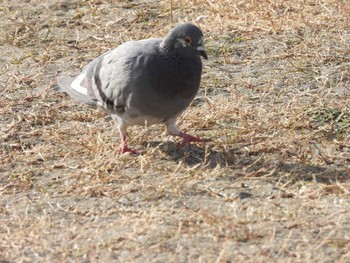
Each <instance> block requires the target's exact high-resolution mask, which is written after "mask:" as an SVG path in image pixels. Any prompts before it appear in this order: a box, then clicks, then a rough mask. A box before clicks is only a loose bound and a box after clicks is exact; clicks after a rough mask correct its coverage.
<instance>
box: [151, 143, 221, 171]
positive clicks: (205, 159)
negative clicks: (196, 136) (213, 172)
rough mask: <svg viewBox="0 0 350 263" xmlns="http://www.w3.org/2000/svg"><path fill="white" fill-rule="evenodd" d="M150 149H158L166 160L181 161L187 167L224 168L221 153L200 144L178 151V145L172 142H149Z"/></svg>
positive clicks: (190, 145) (187, 146)
mask: <svg viewBox="0 0 350 263" xmlns="http://www.w3.org/2000/svg"><path fill="white" fill-rule="evenodd" d="M148 147H150V148H158V149H159V150H160V151H161V152H162V153H164V154H165V155H166V156H167V157H168V158H170V159H171V160H173V161H176V162H178V161H182V162H183V163H185V164H187V165H188V166H195V165H198V164H204V165H205V166H206V167H208V168H211V169H213V168H215V167H217V166H225V165H226V164H225V158H224V156H223V153H222V152H219V151H216V150H213V149H210V150H208V148H206V146H204V145H201V144H188V145H186V146H184V147H183V148H182V149H178V143H175V142H172V141H166V142H159V141H156V142H150V143H148Z"/></svg>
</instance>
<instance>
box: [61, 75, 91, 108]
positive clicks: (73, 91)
mask: <svg viewBox="0 0 350 263" xmlns="http://www.w3.org/2000/svg"><path fill="white" fill-rule="evenodd" d="M83 78H84V74H81V75H79V76H78V77H60V78H59V79H58V81H57V82H58V87H56V88H55V90H56V91H61V92H66V93H68V94H69V95H70V96H72V97H73V98H75V99H76V100H78V101H79V102H81V103H85V104H88V105H96V103H97V101H96V99H94V98H91V97H90V96H89V95H88V94H87V91H86V89H85V88H84V87H82V86H80V85H79V84H77V82H78V81H79V80H80V79H83Z"/></svg>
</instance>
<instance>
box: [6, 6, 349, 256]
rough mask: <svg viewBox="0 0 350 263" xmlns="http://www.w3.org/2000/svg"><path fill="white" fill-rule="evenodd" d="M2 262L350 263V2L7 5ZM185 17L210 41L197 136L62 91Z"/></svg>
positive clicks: (194, 111) (191, 126)
mask: <svg viewBox="0 0 350 263" xmlns="http://www.w3.org/2000/svg"><path fill="white" fill-rule="evenodd" d="M0 17H1V29H0V41H1V49H0V52H1V53H0V70H1V75H0V105H1V107H0V196H1V199H0V260H2V261H1V262H32V261H35V262H109V261H115V262H350V196H349V193H350V140H349V130H350V108H349V95H350V2H349V1H341V0H339V1H336V0H324V1H309V0H304V1H301V0H299V1H298V0H297V1H282V0H270V1H268V0H261V1H253V0H251V1H248V0H245V1H244V0H242V1H232V0H220V1H211V0H205V1H204V0H196V1H195V0H193V1H190V0H182V1H173V3H172V8H170V1H114V0H109V1H107V0H106V1H103V0H91V1H88V0H84V1H83V0H78V1H68V0H67V1H63V0H61V1H49V0H47V1H44V0H26V1H20V0H0ZM179 21H192V22H194V23H196V24H198V25H199V26H200V27H201V28H202V29H203V31H204V34H205V36H206V39H207V41H206V46H207V51H208V55H209V58H210V59H209V60H208V61H205V62H204V75H203V81H202V87H201V91H200V93H199V94H198V97H197V98H196V100H195V101H194V103H193V105H192V106H191V107H190V108H189V109H188V110H187V111H186V113H185V114H184V115H183V116H182V118H181V127H182V128H183V129H185V130H187V131H190V132H191V133H193V134H196V135H200V136H204V137H206V138H209V139H211V140H212V141H211V142H210V143H206V144H196V145H192V146H190V147H187V148H186V149H184V150H182V151H177V150H176V143H177V142H178V139H176V138H172V137H170V136H168V135H166V134H165V132H164V128H163V127H162V126H154V127H150V128H148V129H146V128H143V127H135V128H133V129H131V136H132V141H131V144H132V145H134V146H135V148H136V149H137V150H139V151H140V152H141V153H142V154H141V156H138V157H135V156H130V155H119V154H118V153H117V152H116V147H117V146H118V144H119V139H118V133H117V131H116V129H115V124H114V123H113V122H112V120H111V119H110V118H109V117H108V116H106V115H105V114H104V113H103V112H102V111H100V110H96V109H92V108H89V107H87V106H84V105H79V104H78V103H76V102H75V101H73V100H72V99H71V98H69V97H68V96H66V95H65V94H57V93H55V92H53V88H54V87H55V85H56V78H57V77H58V76H60V75H66V74H76V73H77V72H79V70H80V69H81V68H82V67H83V66H84V65H85V64H86V63H87V62H89V61H90V60H91V59H92V58H94V57H96V56H97V55H99V54H101V53H102V52H104V51H106V50H108V49H111V48H113V47H115V46H117V45H118V44H120V43H122V42H124V41H127V40H130V39H141V38H146V37H153V36H164V35H165V34H166V32H167V31H168V30H169V29H170V28H171V27H172V24H173V23H177V22H179Z"/></svg>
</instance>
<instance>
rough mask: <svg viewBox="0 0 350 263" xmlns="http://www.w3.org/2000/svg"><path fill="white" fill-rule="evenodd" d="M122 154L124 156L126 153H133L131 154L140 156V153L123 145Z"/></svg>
mask: <svg viewBox="0 0 350 263" xmlns="http://www.w3.org/2000/svg"><path fill="white" fill-rule="evenodd" d="M120 151H121V153H122V154H124V153H131V154H134V155H139V152H138V151H136V150H134V149H131V148H129V147H128V146H127V145H123V146H122V147H121V150H120Z"/></svg>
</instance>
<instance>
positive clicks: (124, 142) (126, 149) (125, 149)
mask: <svg viewBox="0 0 350 263" xmlns="http://www.w3.org/2000/svg"><path fill="white" fill-rule="evenodd" d="M127 141H128V139H127V137H126V136H125V135H124V136H122V147H121V153H132V154H139V153H138V152H137V151H135V150H134V149H131V148H129V147H128V145H127Z"/></svg>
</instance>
